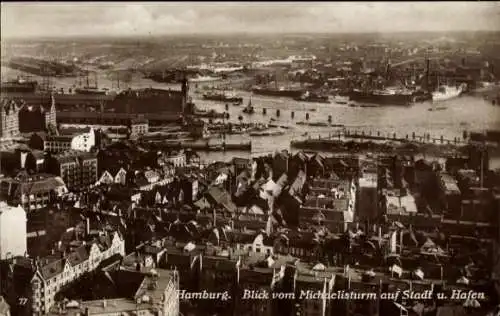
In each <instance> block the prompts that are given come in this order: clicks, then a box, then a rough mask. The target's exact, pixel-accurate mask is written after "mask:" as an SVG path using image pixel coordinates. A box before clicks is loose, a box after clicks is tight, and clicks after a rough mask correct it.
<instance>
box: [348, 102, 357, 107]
mask: <svg viewBox="0 0 500 316" xmlns="http://www.w3.org/2000/svg"><path fill="white" fill-rule="evenodd" d="M349 106H350V107H351V108H355V107H358V105H357V104H356V103H349Z"/></svg>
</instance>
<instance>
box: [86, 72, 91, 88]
mask: <svg viewBox="0 0 500 316" xmlns="http://www.w3.org/2000/svg"><path fill="white" fill-rule="evenodd" d="M85 71H86V75H87V76H86V79H87V86H86V88H89V86H90V84H89V69H88V67H87V69H86V70H85Z"/></svg>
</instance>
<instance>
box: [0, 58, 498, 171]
mask: <svg viewBox="0 0 500 316" xmlns="http://www.w3.org/2000/svg"><path fill="white" fill-rule="evenodd" d="M4 70H5V71H4ZM16 75H19V74H17V73H15V72H13V71H12V70H10V69H6V68H5V67H2V79H3V80H4V79H8V78H10V79H12V78H13V77H14V78H15V76H16ZM98 77H99V78H98V81H99V87H100V88H108V89H113V88H116V83H113V81H112V80H113V78H112V76H110V75H109V74H107V73H105V72H99V74H98ZM34 79H35V80H40V82H41V78H36V77H34ZM53 80H54V81H53V84H54V86H56V87H58V88H60V87H63V88H64V89H65V90H66V91H67V89H68V88H69V87H72V86H74V85H75V81H76V79H75V78H54V79H53ZM127 87H130V88H132V89H134V88H147V87H153V88H162V89H168V88H172V89H180V87H179V85H178V84H177V85H175V84H165V83H157V82H154V81H152V80H149V79H145V78H141V76H140V75H138V74H137V75H135V76H134V78H132V80H131V81H130V82H129V83H127ZM122 88H123V87H122ZM195 90H196V89H195V87H194V85H192V87H191V88H190V95H191V97H192V99H193V102H194V103H195V104H196V106H197V108H198V109H202V110H215V111H217V112H225V111H226V106H225V104H224V103H222V102H215V101H208V100H203V99H202V95H201V94H197V93H195ZM237 93H238V94H239V95H241V96H242V97H243V99H244V101H243V104H242V105H239V106H236V105H232V104H230V103H229V104H228V108H227V112H228V113H229V116H230V117H229V120H228V121H229V122H233V123H238V122H240V120H239V119H238V118H239V117H240V116H241V118H242V120H241V122H245V123H250V122H260V123H272V124H274V125H281V126H286V127H288V128H287V129H284V131H285V134H283V135H276V136H255V137H250V136H249V135H248V134H247V135H226V142H227V143H233V142H242V141H245V142H247V141H250V140H251V141H252V152H251V153H249V152H235V151H231V152H211V153H200V154H201V158H202V159H203V160H205V161H213V160H230V159H231V158H233V157H235V156H238V157H251V156H258V155H262V154H266V153H272V152H275V151H277V150H283V149H287V150H290V141H291V140H299V139H304V138H308V137H311V138H314V137H316V138H317V137H320V136H321V137H328V135H329V134H330V133H335V131H337V130H338V129H339V128H338V127H322V126H320V127H311V126H306V125H297V124H296V122H299V121H306V120H307V119H306V115H307V114H308V116H309V119H308V120H307V121H308V122H311V123H312V122H321V123H327V122H328V118H329V116H331V124H332V125H343V126H345V128H346V129H347V130H351V131H359V132H361V131H364V132H365V134H369V133H370V132H371V133H372V134H373V135H375V134H377V133H380V134H381V135H393V134H394V133H395V134H396V135H397V136H398V137H405V136H406V135H410V137H411V135H412V133H415V134H416V135H423V134H425V133H428V134H430V135H431V136H432V137H435V138H439V137H441V136H443V137H444V138H445V139H454V138H455V137H458V138H462V136H463V132H464V131H477V132H481V131H484V130H487V129H500V106H494V105H492V104H491V102H489V101H486V100H484V99H483V98H481V97H473V96H463V97H459V98H455V99H451V100H448V101H444V102H441V103H440V106H444V107H446V109H444V110H440V111H429V108H431V107H432V104H431V103H430V102H425V103H417V104H413V105H410V106H381V107H351V106H349V105H348V104H336V103H334V102H333V101H332V103H330V104H323V103H311V102H300V101H295V100H292V99H288V98H275V97H267V96H259V95H252V93H251V92H246V91H238V92H237ZM250 98H251V100H252V106H253V107H254V108H255V113H254V114H251V115H248V114H244V113H242V111H243V109H244V107H245V106H246V105H247V103H248V102H249V100H250ZM264 108H265V109H266V114H263V109H264ZM278 110H279V112H280V113H279V116H278V115H277V111H278ZM292 112H293V113H294V115H293V118H292ZM271 119H272V121H271ZM306 133H307V135H306ZM221 142H222V138H215V139H214V138H212V139H210V140H209V143H219V144H220V143H221ZM492 167H494V168H500V159H499V158H496V157H493V161H492Z"/></svg>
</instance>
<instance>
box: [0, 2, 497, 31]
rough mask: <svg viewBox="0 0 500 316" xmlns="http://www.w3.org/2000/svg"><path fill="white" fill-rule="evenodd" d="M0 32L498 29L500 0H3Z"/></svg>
mask: <svg viewBox="0 0 500 316" xmlns="http://www.w3.org/2000/svg"><path fill="white" fill-rule="evenodd" d="M1 6H2V7H1V33H2V37H69V36H100V35H107V36H141V35H149V34H150V35H155V36H156V35H168V34H204V33H210V34H216V33H241V32H247V33H362V32H393V31H401V32H407V31H468V30H470V31H476V30H500V2H499V1H497V2H465V1H464V2H399V3H398V2H359V3H356V2H292V3H287V2H274V3H273V2H267V3H266V2H223V3H221V2H219V3H217V2H208V3H207V2H177V3H176V2H165V3H158V2H156V3H147V2H140V3H139V2H137V3H134V2H123V3H119V2H114V3H111V2H83V3H78V2H75V3H58V2H48V3H42V2H17V3H16V2H10V3H9V2H8V3H4V2H2V4H1Z"/></svg>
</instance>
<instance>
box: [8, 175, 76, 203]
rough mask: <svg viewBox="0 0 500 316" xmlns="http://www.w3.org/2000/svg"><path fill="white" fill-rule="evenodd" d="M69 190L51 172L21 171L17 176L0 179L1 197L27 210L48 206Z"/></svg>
mask: <svg viewBox="0 0 500 316" xmlns="http://www.w3.org/2000/svg"><path fill="white" fill-rule="evenodd" d="M67 192H68V188H67V187H66V184H64V181H63V180H62V179H61V178H60V177H56V176H53V175H51V174H43V173H40V174H34V175H28V174H27V173H26V172H20V173H19V174H18V175H17V176H16V177H12V178H11V177H9V178H1V179H0V197H1V199H2V200H3V201H8V202H10V203H14V204H20V205H21V206H22V207H23V208H24V209H25V210H26V211H27V212H29V211H31V210H36V209H41V208H44V207H47V206H48V205H49V204H50V203H51V202H53V201H55V199H56V198H57V197H58V196H61V195H63V194H65V193H67Z"/></svg>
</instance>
